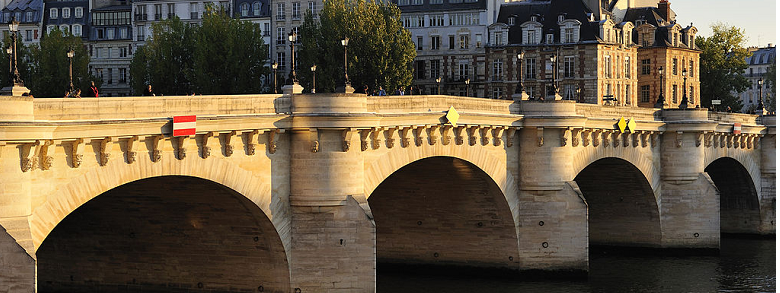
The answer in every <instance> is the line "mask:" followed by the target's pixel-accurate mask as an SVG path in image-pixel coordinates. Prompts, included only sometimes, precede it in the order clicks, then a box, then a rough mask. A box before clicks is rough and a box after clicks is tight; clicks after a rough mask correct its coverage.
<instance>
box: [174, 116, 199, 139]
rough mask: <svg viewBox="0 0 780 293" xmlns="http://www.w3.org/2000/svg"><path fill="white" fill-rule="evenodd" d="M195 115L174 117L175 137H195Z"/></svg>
mask: <svg viewBox="0 0 780 293" xmlns="http://www.w3.org/2000/svg"><path fill="white" fill-rule="evenodd" d="M195 120H196V118H195V115H189V116H173V136H188V135H195Z"/></svg>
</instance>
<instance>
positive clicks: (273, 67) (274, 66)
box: [271, 61, 279, 94]
mask: <svg viewBox="0 0 780 293" xmlns="http://www.w3.org/2000/svg"><path fill="white" fill-rule="evenodd" d="M271 68H272V69H273V70H274V94H275V93H276V68H279V63H276V61H274V63H273V64H271Z"/></svg>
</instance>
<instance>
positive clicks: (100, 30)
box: [95, 28, 106, 40]
mask: <svg viewBox="0 0 780 293" xmlns="http://www.w3.org/2000/svg"><path fill="white" fill-rule="evenodd" d="M95 32H96V34H97V38H98V39H99V40H102V39H105V38H106V30H105V29H104V28H98V29H95Z"/></svg>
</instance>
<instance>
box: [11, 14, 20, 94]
mask: <svg viewBox="0 0 780 293" xmlns="http://www.w3.org/2000/svg"><path fill="white" fill-rule="evenodd" d="M8 29H9V30H10V31H11V43H13V47H12V48H13V49H12V50H11V56H12V57H11V61H12V62H11V63H12V64H13V65H12V68H13V70H12V72H11V76H12V78H13V83H14V86H24V81H22V77H21V76H20V75H19V69H18V68H16V65H17V64H16V38H17V32H18V31H19V22H18V21H16V17H14V18H13V19H12V20H11V22H10V23H8Z"/></svg>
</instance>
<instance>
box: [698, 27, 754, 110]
mask: <svg viewBox="0 0 780 293" xmlns="http://www.w3.org/2000/svg"><path fill="white" fill-rule="evenodd" d="M710 27H711V28H712V36H710V37H707V38H704V37H697V38H696V46H698V47H699V48H701V50H702V52H701V59H700V60H701V61H700V62H701V70H700V72H701V74H700V76H699V77H700V78H699V80H700V81H701V102H702V107H709V106H710V105H711V104H712V100H713V99H720V100H721V103H722V104H721V106H720V108H722V109H725V108H726V107H731V109H734V110H738V109H742V101H741V100H740V99H739V97H738V96H736V94H735V93H740V92H743V91H744V90H745V89H746V88H747V87H748V86H749V85H750V83H749V82H748V80H747V78H745V77H744V76H742V74H743V73H744V72H745V69H746V68H747V66H748V65H747V62H745V58H747V57H748V56H749V55H750V53H748V51H747V49H746V48H745V47H744V44H745V41H746V39H745V31H744V30H743V29H740V28H737V27H733V26H732V27H728V26H726V25H725V24H723V23H719V22H718V23H715V24H713V25H711V26H710Z"/></svg>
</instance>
